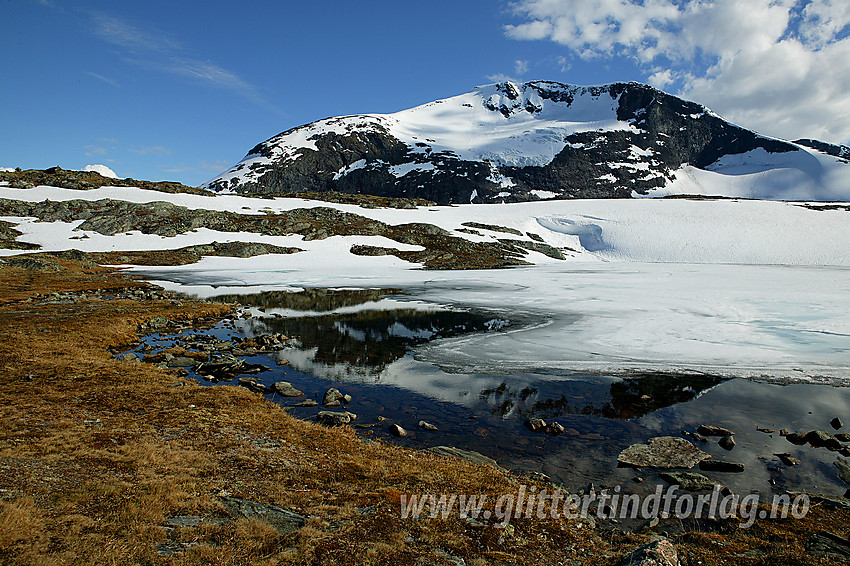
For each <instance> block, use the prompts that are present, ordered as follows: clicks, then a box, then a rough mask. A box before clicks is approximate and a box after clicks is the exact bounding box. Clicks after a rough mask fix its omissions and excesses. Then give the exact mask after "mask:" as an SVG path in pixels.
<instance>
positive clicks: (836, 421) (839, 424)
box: [829, 417, 844, 430]
mask: <svg viewBox="0 0 850 566" xmlns="http://www.w3.org/2000/svg"><path fill="white" fill-rule="evenodd" d="M829 424H830V425H832V428H834V429H835V430H838V429H839V428H841V427H843V426H844V423H843V422H841V419H839V418H838V417H835V418H834V419H832V420H831V421H829Z"/></svg>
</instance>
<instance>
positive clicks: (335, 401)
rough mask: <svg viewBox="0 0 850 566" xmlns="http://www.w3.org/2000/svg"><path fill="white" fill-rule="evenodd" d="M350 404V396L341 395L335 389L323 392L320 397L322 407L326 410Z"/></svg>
mask: <svg viewBox="0 0 850 566" xmlns="http://www.w3.org/2000/svg"><path fill="white" fill-rule="evenodd" d="M349 402H351V395H343V394H342V393H341V392H340V390H339V389H337V388H336V387H331V388H330V389H328V390H327V391H325V395H324V396H323V397H322V405H324V406H325V407H328V408H334V407H341V406H342V404H343V403H349Z"/></svg>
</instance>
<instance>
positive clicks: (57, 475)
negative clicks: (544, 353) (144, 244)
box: [0, 260, 850, 566]
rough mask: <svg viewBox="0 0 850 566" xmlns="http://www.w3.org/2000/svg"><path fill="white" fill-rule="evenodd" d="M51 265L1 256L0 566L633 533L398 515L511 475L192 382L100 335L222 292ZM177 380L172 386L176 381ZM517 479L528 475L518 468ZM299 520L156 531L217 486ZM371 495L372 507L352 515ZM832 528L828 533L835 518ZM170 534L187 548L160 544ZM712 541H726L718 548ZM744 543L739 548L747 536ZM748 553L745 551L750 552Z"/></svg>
mask: <svg viewBox="0 0 850 566" xmlns="http://www.w3.org/2000/svg"><path fill="white" fill-rule="evenodd" d="M57 263H59V265H60V266H61V267H62V269H61V270H60V271H56V272H35V271H29V270H25V269H21V268H15V267H8V266H6V267H1V268H0V384H2V387H0V489H2V490H3V491H0V563H2V564H186V565H195V564H346V565H347V564H398V565H405V564H452V563H453V562H452V561H451V560H452V559H451V557H452V556H457V557H462V558H463V559H464V560H465V561H466V563H467V564H476V565H478V566H480V565H484V564H508V563H514V564H528V565H534V564H557V563H565V564H566V563H568V560H576V561H577V562H575V563H579V564H613V563H615V562H616V561H617V559H618V557H619V556H620V555H621V554H622V552H623V551H624V550H626V549H628V548H630V547H632V546H635V545H637V544H639V543H640V542H642V541H643V540H645V537H643V536H637V535H625V534H622V533H607V534H606V533H601V532H597V531H594V530H593V529H589V528H587V527H585V528H581V529H577V528H575V524H574V523H571V522H567V521H562V520H558V521H555V520H545V521H543V520H529V519H520V520H516V521H514V522H513V523H512V525H513V526H514V529H513V532H512V533H506V532H505V531H503V530H500V529H497V528H495V527H494V526H493V525H488V526H483V527H481V526H470V525H469V524H467V523H466V522H465V521H463V520H461V519H460V518H458V517H453V518H449V519H448V520H434V519H420V520H412V519H401V517H400V514H399V506H398V505H399V498H400V495H401V494H402V493H423V492H424V493H428V492H435V493H472V494H488V495H489V496H490V497H491V499H492V500H495V498H496V497H497V496H498V495H500V494H502V493H512V492H515V490H516V485H517V482H518V481H519V480H517V479H516V478H511V477H509V476H505V475H504V474H502V473H501V472H498V471H496V470H495V469H491V468H487V467H476V466H473V465H471V464H467V463H464V462H460V461H453V460H447V459H442V458H439V457H436V456H433V455H430V454H425V453H419V452H414V451H410V450H406V449H402V448H399V447H394V446H390V445H386V444H383V443H365V442H362V441H361V440H359V439H358V437H357V436H356V435H355V433H354V431H353V430H351V429H349V428H340V429H333V430H330V429H326V428H322V427H319V426H317V425H315V424H313V423H308V422H304V421H300V420H298V419H295V418H293V417H291V416H290V415H289V414H288V413H287V412H286V411H285V410H284V409H282V408H280V407H278V406H276V405H274V404H272V403H269V402H268V401H266V400H264V399H263V398H262V397H261V396H259V395H256V394H254V393H251V392H249V391H248V390H246V389H243V388H234V387H227V386H224V387H202V386H200V385H198V384H197V383H195V382H194V381H192V380H184V379H178V378H176V377H175V375H174V374H173V373H171V372H169V371H166V370H160V369H157V368H156V367H153V366H151V365H149V364H143V363H139V362H123V361H119V360H116V359H115V358H114V357H113V356H112V355H111V354H110V352H109V348H121V347H124V346H127V345H129V344H131V343H133V342H134V341H136V340H137V339H138V337H137V335H136V329H137V325H138V324H140V323H143V322H145V321H148V320H150V319H151V318H153V317H156V316H163V317H166V318H169V319H172V320H180V319H183V320H190V319H191V320H202V319H204V318H206V317H216V316H219V315H221V314H223V313H225V312H227V310H228V309H229V307H228V306H227V305H220V304H210V303H192V302H189V301H182V302H181V303H180V304H177V303H172V302H171V301H136V300H101V299H91V298H89V299H77V300H75V301H74V302H62V303H48V302H45V301H43V300H41V299H36V300H33V301H32V302H26V301H27V299H34V298H36V297H37V296H38V295H47V294H49V293H53V292H65V291H82V292H85V291H92V290H96V289H102V288H109V289H115V290H121V289H123V288H126V287H134V286H142V285H144V284H143V283H141V282H137V281H133V280H131V279H129V278H128V277H126V276H125V275H122V274H120V273H115V272H111V271H108V270H105V269H102V268H98V267H92V266H85V265H82V264H79V263H76V262H73V261H70V260H67V261H66V260H57ZM177 384H180V385H179V386H177ZM523 481H525V480H523ZM222 490H224V491H227V492H229V493H231V494H233V495H234V496H237V497H242V498H245V499H249V500H251V501H256V502H259V503H265V504H274V505H279V506H281V507H284V508H287V509H290V510H293V511H295V512H298V513H301V514H304V515H307V516H309V520H308V523H307V525H306V526H304V527H303V528H301V529H299V530H297V531H295V532H293V533H290V534H286V535H283V536H281V535H280V534H279V533H278V532H277V531H276V530H274V528H272V526H271V525H270V524H268V523H267V522H265V521H262V520H258V519H244V518H236V520H234V521H231V522H229V523H227V524H211V523H209V522H205V523H202V524H200V525H197V526H194V527H176V528H172V529H165V528H163V527H164V526H165V523H164V521H165V519H166V518H168V517H173V516H177V515H198V516H204V517H207V518H210V517H212V518H215V517H219V518H221V517H226V515H227V514H226V512H225V510H224V507H223V506H222V503H221V502H220V500H219V499H218V497H217V496H216V494H218V493H219V492H221V491H222ZM364 506H374V509H373V510H372V511H370V512H362V511H359V509H360V508H363V507H364ZM848 523H850V516H848V514H847V513H843V514H842V513H837V512H834V511H829V510H825V509H820V508H819V509H816V510H815V511H814V512H813V513H812V514H811V516H810V520H807V521H788V522H757V523H756V525H755V526H754V527H753V528H752V529H750V530H749V531H741V530H736V529H733V530H732V531H731V532H730V533H728V534H723V535H712V534H701V535H700V534H696V535H691V536H689V535H686V536H683V537H680V538H679V541H678V542H679V544H680V548H681V549H682V551H683V553H684V554H686V555H687V556H689V557H690V558H689V563H691V564H697V563H698V562H697V560H701V561H702V563H703V564H706V565H711V564H736V565H739V564H757V563H764V564H767V563H769V562H759V561H758V560H760V559H756V558H753V559H748V558H740V557H735V554H736V553H741V552H743V550H746V549H747V548H749V547H758V548H766V549H767V550H766V552H770V553H771V554H770V555H769V556H770V557H771V559H773V558H776V559H777V560H779V562H775V563H777V564H779V563H782V560H786V559H787V560H788V561H790V560H791V559H792V558H793V560H801V562H798V563H801V564H825V563H826V562H822V561H818V560H815V559H813V558H810V557H806V556H805V555H804V554H803V552H802V545H803V542H804V541H805V538H806V536H807V535H808V533H809V532H811V531H812V530H817V529H821V528H827V529H828V528H831V529H833V530H836V529H837V528H838V527H836V526H835V525H844V532H843V533H841V534H845V535H846V534H847V533H846V529H847V524H848ZM839 531H840V529H839ZM167 540H170V541H171V542H172V543H174V544H180V545H182V546H181V547H180V548H182V552H179V553H177V554H174V555H173V556H171V557H164V556H161V555H159V554H158V553H157V546H158V545H159V544H161V543H163V542H165V541H167ZM721 543H722V544H721ZM742 549H743V550H742ZM748 560H749V561H748Z"/></svg>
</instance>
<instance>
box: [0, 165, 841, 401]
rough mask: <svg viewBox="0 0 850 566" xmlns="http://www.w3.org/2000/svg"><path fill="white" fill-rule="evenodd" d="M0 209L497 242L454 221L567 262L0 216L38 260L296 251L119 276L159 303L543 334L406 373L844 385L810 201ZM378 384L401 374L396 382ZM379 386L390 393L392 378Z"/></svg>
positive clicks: (837, 220)
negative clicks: (153, 290)
mask: <svg viewBox="0 0 850 566" xmlns="http://www.w3.org/2000/svg"><path fill="white" fill-rule="evenodd" d="M729 166H730V167H731V166H733V165H732V164H730V165H729ZM742 174H745V173H742ZM0 198H17V199H25V200H29V201H43V200H45V199H50V200H70V199H86V200H98V199H102V198H113V199H123V200H128V201H132V202H149V201H169V202H172V203H174V204H177V205H181V206H187V207H189V208H193V209H209V210H230V211H233V212H238V213H241V214H252V215H253V214H262V213H263V211H264V210H271V211H286V210H292V209H295V208H304V207H317V206H322V207H332V208H336V209H339V210H343V211H346V212H352V213H355V214H360V215H362V216H366V217H369V218H374V219H376V220H380V221H383V222H387V223H390V224H400V223H407V222H425V223H430V224H435V225H437V226H440V227H442V228H445V229H447V230H451V231H453V235H455V236H458V237H463V238H468V239H471V240H478V241H486V240H491V239H494V238H500V237H506V236H508V235H507V234H505V233H503V232H498V231H493V230H490V229H487V228H481V227H480V226H479V227H477V228H475V229H476V230H477V232H478V234H469V233H466V232H458V231H457V230H458V229H460V228H464V226H463V223H467V222H475V223H479V224H485V225H490V226H491V227H492V226H499V227H505V228H512V229H515V230H519V231H521V232H523V233H524V234H534V235H536V236H538V237H539V238H540V239H542V240H543V241H544V242H546V243H547V244H549V245H552V246H555V247H557V248H560V249H562V250H563V251H564V253H565V255H566V257H567V259H566V260H564V261H560V260H555V259H552V258H549V257H546V256H544V255H542V254H539V253H536V252H529V254H528V256H527V258H526V259H527V260H528V261H530V262H532V263H534V265H532V266H528V267H521V268H513V269H505V270H488V271H424V270H421V269H419V266H418V265H415V264H411V263H407V262H405V261H402V260H400V259H398V258H396V257H393V256H380V257H362V256H355V255H352V254H350V253H349V251H348V250H349V248H350V247H351V245H353V244H355V243H362V244H368V245H376V246H384V247H394V248H397V249H418V248H416V247H414V246H405V245H402V244H400V243H398V242H395V241H392V240H389V239H386V238H383V237H377V236H347V237H340V236H333V237H330V238H327V239H323V240H313V241H303V239H302V238H301V236H297V235H296V236H278V237H271V236H260V235H257V234H250V233H226V232H215V231H211V230H197V231H194V232H189V233H186V234H182V235H179V236H176V237H173V238H163V237H159V236H152V235H142V234H139V233H129V234H118V235H115V236H112V237H107V236H102V235H99V234H96V233H92V232H87V233H82V232H80V231H75V230H74V228H75V227H76V226H77V225H78V224H79V222H76V223H60V222H55V223H43V222H35V221H33V220H32V219H24V218H12V217H5V218H0V219H1V220H5V221H7V222H11V223H13V224H15V225H16V226H17V228H18V230H20V231H22V232H23V234H24V235H23V236H21V237H20V238H19V240H21V241H26V242H32V243H38V244H41V245H42V246H44V249H45V250H47V251H49V250H60V249H69V248H76V249H81V250H85V251H112V250H139V249H169V248H177V247H181V246H187V245H192V244H199V243H209V242H212V241H218V242H226V241H258V242H266V243H270V244H277V245H281V246H293V247H298V248H301V249H303V250H305V251H304V252H299V253H296V254H292V255H267V256H259V257H254V258H247V259H243V258H226V257H208V258H204V259H203V260H202V261H200V262H198V263H196V264H192V265H187V266H180V267H161V268H158V267H154V268H150V267H145V268H132V269H135V270H137V271H138V272H140V273H144V274H146V275H148V276H150V277H152V278H153V279H155V280H158V281H159V282H160V284H162V285H163V286H165V287H168V288H170V289H176V290H181V291H185V292H189V293H195V294H198V295H201V296H210V295H215V294H222V293H226V292H240V293H245V292H252V291H259V290H266V289H297V288H303V287H359V288H364V287H401V288H405V289H407V290H409V292H410V293H411V299H416V300H419V301H426V302H429V303H435V304H441V305H452V306H457V307H474V308H484V309H489V310H493V311H498V312H503V313H507V314H508V315H509V314H510V313H511V312H515V313H522V314H523V315H529V314H530V315H533V316H534V317H535V318H536V319H537V320H539V321H540V323H539V324H537V325H533V326H532V327H529V328H524V329H521V330H516V329H515V330H511V331H509V332H495V333H488V334H480V335H472V336H466V337H461V338H454V339H450V340H444V341H438V342H434V343H431V344H429V345H427V346H425V347H423V348H421V349H419V350H418V351H417V358H418V359H421V360H427V361H430V362H434V363H437V364H439V365H440V366H442V367H445V368H448V369H450V370H451V371H455V372H461V373H479V372H485V373H493V374H499V373H514V372H542V373H549V372H553V375H564V374H569V373H571V372H594V373H612V372H613V373H619V372H629V371H634V370H657V371H680V370H689V371H705V372H711V373H721V374H728V375H743V376H752V377H761V376H767V377H775V378H782V379H789V378H790V379H798V380H807V379H819V378H824V379H827V380H831V381H832V382H841V383H846V384H848V385H850V349H848V348H847V344H850V210H848V209H847V205H846V204H844V203H836V205H835V206H833V207H832V209H826V208H825V206H824V203H817V204H812V205H810V206H811V207H812V208H809V207H807V206H806V205H805V204H804V203H796V202H794V203H792V202H781V201H760V200H689V199H630V200H574V201H548V202H535V203H518V204H505V205H461V206H435V207H420V208H418V209H414V210H398V209H364V208H359V207H357V206H353V205H338V204H331V203H326V202H317V201H305V200H301V199H284V198H278V199H252V198H248V197H240V196H235V195H221V196H209V197H206V196H197V195H188V194H165V193H159V192H153V191H144V190H141V189H132V188H115V187H104V188H101V189H97V190H91V191H75V190H68V189H59V188H55V187H37V188H35V189H29V190H21V189H13V188H9V187H0ZM81 236H88V237H87V238H84V239H78V238H80V237H81ZM508 237H512V238H515V237H518V236H508ZM526 239H527V238H526ZM2 253H3V254H4V255H10V254H15V253H21V252H17V251H11V250H4V251H3V252H2ZM386 371H387V372H390V373H398V368H395V369H393V368H388V369H387V370H386ZM402 373H403V372H402ZM385 378H386V379H388V380H389V381H390V382H392V379H391V378H390V377H389V375H387V376H385ZM395 379H399V380H403V376H401V375H399V376H396V378H395Z"/></svg>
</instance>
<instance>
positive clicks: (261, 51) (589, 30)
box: [0, 0, 850, 185]
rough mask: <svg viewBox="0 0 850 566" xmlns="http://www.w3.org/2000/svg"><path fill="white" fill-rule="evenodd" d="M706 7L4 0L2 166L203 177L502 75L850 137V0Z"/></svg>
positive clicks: (787, 131) (620, 1)
mask: <svg viewBox="0 0 850 566" xmlns="http://www.w3.org/2000/svg"><path fill="white" fill-rule="evenodd" d="M708 4H712V3H708ZM705 5H706V3H705V2H696V1H692V0H602V1H600V2H585V1H583V0H581V1H579V0H518V1H511V2H508V1H499V0H489V1H485V0H462V1H457V0H455V1H451V2H449V1H441V0H434V1H429V2H408V1H398V0H396V1H368V0H364V1H362V2H341V1H321V0H317V1H315V2H293V1H280V2H271V1H269V2H251V1H245V2H241V3H238V4H236V3H231V2H215V1H211V0H206V1H204V2H195V1H181V2H174V1H169V2H161V1H156V0H148V1H145V2H123V1H122V2H114V1H112V2H96V1H92V2H86V1H85V0H82V1H76V2H70V1H63V0H41V1H38V0H29V1H28V0H6V1H4V2H2V4H0V22H3V26H2V30H3V31H2V33H0V73H2V76H3V77H4V78H3V86H2V88H0V124H1V125H0V166H11V167H15V166H20V167H23V168H44V167H50V166H53V165H59V166H61V167H63V168H67V169H80V168H83V167H84V166H85V165H88V164H95V163H102V164H105V165H107V166H108V167H110V168H112V169H113V170H114V171H115V172H116V173H117V174H118V175H119V176H123V177H135V178H141V179H151V180H159V179H170V180H177V181H181V182H184V183H186V184H190V185H197V184H200V183H202V182H204V181H206V180H208V179H210V178H212V177H214V176H215V175H217V174H218V173H220V172H221V171H223V170H224V169H226V168H227V167H229V166H230V165H232V164H233V163H235V162H237V161H239V160H240V159H241V158H242V157H243V156H244V154H245V153H246V152H247V151H248V150H249V149H250V148H251V147H253V146H254V145H255V144H257V143H258V142H260V141H263V140H265V139H267V138H269V137H271V136H273V135H275V134H277V133H279V132H281V131H283V130H286V129H289V128H291V127H294V126H298V125H301V124H304V123H307V122H310V121H313V120H316V119H320V118H324V117H327V116H331V115H340V114H354V113H363V112H393V111H397V110H401V109H404V108H408V107H411V106H415V105H417V104H421V103H424V102H427V101H430V100H434V99H437V98H445V97H448V96H452V95H455V94H460V93H463V92H466V91H469V90H470V89H471V88H473V87H474V86H476V85H479V84H485V83H489V82H493V81H495V80H501V79H506V78H511V79H516V80H533V79H547V80H556V81H562V82H569V83H575V84H598V83H604V82H613V81H627V80H638V81H643V82H651V83H653V84H655V85H656V86H659V87H660V88H664V89H665V90H668V91H670V92H674V93H681V94H683V95H685V96H687V97H688V98H691V99H693V100H697V101H699V102H703V103H706V104H707V105H709V106H710V107H712V108H713V109H714V110H716V111H718V112H720V113H721V114H723V115H724V116H727V117H729V118H730V119H732V120H734V121H736V122H738V123H740V124H742V125H744V126H748V127H752V128H754V129H757V130H759V131H762V132H764V133H767V134H770V135H777V136H784V137H816V138H820V139H825V140H826V141H831V142H837V143H847V142H848V141H850V99H848V93H850V84H848V81H850V67H848V65H850V63H848V61H850V50H848V49H849V48H850V41H848V39H847V36H848V33H847V32H848V26H847V23H848V21H850V9H848V8H845V6H850V2H847V1H846V0H835V1H831V0H816V1H815V2H810V1H809V0H779V1H773V2H771V1H769V0H737V1H736V2H732V1H731V0H715V2H714V4H712V5H711V6H709V8H708V11H706V7H705ZM706 36H707V37H708V38H706ZM827 70H828V71H829V72H827Z"/></svg>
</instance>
